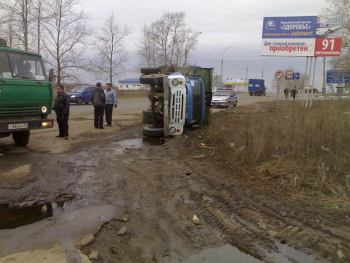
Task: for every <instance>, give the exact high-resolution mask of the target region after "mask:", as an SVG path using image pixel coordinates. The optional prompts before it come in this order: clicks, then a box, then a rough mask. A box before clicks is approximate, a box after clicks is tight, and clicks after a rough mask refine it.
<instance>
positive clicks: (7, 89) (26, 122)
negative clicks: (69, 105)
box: [0, 39, 53, 146]
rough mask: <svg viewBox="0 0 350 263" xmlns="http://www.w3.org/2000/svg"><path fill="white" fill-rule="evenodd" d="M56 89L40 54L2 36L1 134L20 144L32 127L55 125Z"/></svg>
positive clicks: (40, 127)
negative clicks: (12, 45)
mask: <svg viewBox="0 0 350 263" xmlns="http://www.w3.org/2000/svg"><path fill="white" fill-rule="evenodd" d="M52 104H53V91H52V86H51V83H50V81H49V80H48V76H47V74H46V71H45V68H44V64H43V60H42V57H41V56H40V55H39V54H36V53H31V52H26V51H23V50H18V49H12V48H9V47H7V45H6V41H4V40H2V39H0V137H7V136H10V135H12V137H13V140H14V142H15V144H16V145H18V146H26V145H27V144H28V142H29V137H30V130H33V129H44V128H51V127H53V119H51V118H49V117H48V116H49V114H50V113H51V109H52Z"/></svg>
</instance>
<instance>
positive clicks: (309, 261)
mask: <svg viewBox="0 0 350 263" xmlns="http://www.w3.org/2000/svg"><path fill="white" fill-rule="evenodd" d="M276 245H277V247H278V252H277V253H272V254H270V255H269V256H270V257H271V258H272V259H273V261H274V262H277V263H291V262H302V263H316V262H318V261H317V260H316V259H315V258H314V257H313V256H312V255H307V254H305V253H304V252H302V251H299V250H296V249H295V248H293V247H291V246H289V245H287V244H281V243H279V242H276Z"/></svg>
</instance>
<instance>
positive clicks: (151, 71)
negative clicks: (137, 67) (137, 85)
mask: <svg viewBox="0 0 350 263" xmlns="http://www.w3.org/2000/svg"><path fill="white" fill-rule="evenodd" d="M159 72H160V68H141V74H143V75H151V74H158V73H159Z"/></svg>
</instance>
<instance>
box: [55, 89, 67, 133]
mask: <svg viewBox="0 0 350 263" xmlns="http://www.w3.org/2000/svg"><path fill="white" fill-rule="evenodd" d="M56 92H57V97H56V99H55V103H54V107H53V109H54V111H55V112H56V119H57V124H58V129H59V134H58V135H57V136H56V137H62V138H65V139H68V136H69V133H68V129H69V126H68V119H69V107H70V102H69V96H68V95H67V94H66V93H65V92H64V86H63V85H58V86H57V87H56Z"/></svg>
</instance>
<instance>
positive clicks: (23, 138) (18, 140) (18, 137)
mask: <svg viewBox="0 0 350 263" xmlns="http://www.w3.org/2000/svg"><path fill="white" fill-rule="evenodd" d="M29 137H30V131H19V132H13V133H12V138H13V141H14V143H15V145H17V146H21V147H24V146H27V145H28V143H29Z"/></svg>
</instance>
